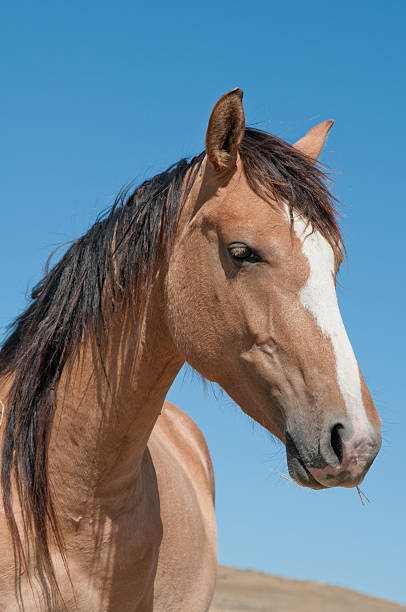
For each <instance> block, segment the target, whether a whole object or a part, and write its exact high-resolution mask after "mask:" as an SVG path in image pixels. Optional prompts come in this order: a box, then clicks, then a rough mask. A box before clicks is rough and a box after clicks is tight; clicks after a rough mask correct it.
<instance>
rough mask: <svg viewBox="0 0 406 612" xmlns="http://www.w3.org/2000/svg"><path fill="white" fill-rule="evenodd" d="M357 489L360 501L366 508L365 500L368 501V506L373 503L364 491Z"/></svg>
mask: <svg viewBox="0 0 406 612" xmlns="http://www.w3.org/2000/svg"><path fill="white" fill-rule="evenodd" d="M356 489H357V491H358V495H359V498H360V500H361V504H362V505H363V506H365V502H364V498H365V499H366V501H367V502H368V504H370V503H371V500H370V499H368V497H367V496H366V495H365V493H364V491H361V489H360V488H359V487H358V486H357V487H356Z"/></svg>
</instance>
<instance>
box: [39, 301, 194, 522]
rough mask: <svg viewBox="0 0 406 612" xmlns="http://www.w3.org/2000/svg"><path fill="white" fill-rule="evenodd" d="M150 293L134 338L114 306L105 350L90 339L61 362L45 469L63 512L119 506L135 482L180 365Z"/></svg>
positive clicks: (128, 319)
mask: <svg viewBox="0 0 406 612" xmlns="http://www.w3.org/2000/svg"><path fill="white" fill-rule="evenodd" d="M159 297H160V296H155V297H154V296H151V300H150V304H149V307H148V308H147V316H146V320H145V324H144V326H143V329H142V332H141V338H140V340H141V341H140V342H137V338H136V337H135V336H136V335H135V334H134V332H133V329H134V326H133V325H132V321H133V319H132V315H131V314H130V313H128V314H127V315H126V316H124V315H123V313H121V314H120V312H117V313H116V314H115V316H114V319H113V322H112V326H111V330H110V333H109V342H108V350H107V351H105V352H103V351H102V353H103V359H102V360H101V359H100V355H99V353H98V350H96V349H95V347H94V346H93V345H88V346H87V347H86V348H84V349H82V351H81V352H80V354H78V355H77V356H76V358H75V361H74V362H73V364H72V366H71V367H69V368H65V372H64V374H63V377H62V379H61V382H60V385H59V388H58V394H57V409H56V413H55V418H54V425H53V431H52V438H51V445H50V454H49V460H50V476H51V479H52V482H53V483H54V488H55V489H56V491H55V492H56V497H57V499H58V502H59V503H61V504H62V505H63V506H64V507H65V511H66V512H67V513H68V514H75V513H76V514H78V515H80V516H83V515H84V514H87V513H89V512H90V513H91V512H92V511H94V510H95V507H96V506H97V507H98V508H99V509H100V508H102V509H104V510H105V511H106V512H108V513H109V515H111V514H112V513H113V514H114V513H115V512H122V510H123V503H124V500H126V499H127V498H128V491H129V490H131V489H134V487H135V486H136V483H137V480H138V476H139V467H140V465H141V461H142V458H143V455H144V452H145V449H146V445H147V443H148V438H149V436H150V434H151V431H152V429H153V427H154V424H155V421H156V419H157V417H158V416H159V413H160V411H161V409H162V405H163V402H164V399H165V396H166V393H167V391H168V389H169V387H170V385H171V383H172V381H173V379H174V378H175V376H176V374H177V372H178V371H179V369H180V367H181V365H182V359H181V358H180V356H179V354H178V352H177V351H176V349H175V347H174V345H173V342H172V340H171V338H170V335H169V333H168V330H167V328H166V325H165V323H164V317H163V316H162V312H160V308H161V306H160V304H162V299H159Z"/></svg>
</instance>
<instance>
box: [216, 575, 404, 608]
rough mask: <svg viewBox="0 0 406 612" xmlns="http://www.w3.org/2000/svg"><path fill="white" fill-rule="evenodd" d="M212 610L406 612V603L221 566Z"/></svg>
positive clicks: (306, 581) (324, 585)
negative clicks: (404, 604) (403, 604)
mask: <svg viewBox="0 0 406 612" xmlns="http://www.w3.org/2000/svg"><path fill="white" fill-rule="evenodd" d="M210 612H406V606H402V605H400V604H396V603H392V602H390V601H386V600H384V599H377V598H375V597H369V596H368V595H362V594H361V593H357V592H356V591H351V590H350V589H345V588H343V587H337V586H331V585H329V584H321V583H319V582H313V581H310V580H291V579H288V578H279V577H278V576H272V575H271V574H261V573H259V572H253V571H250V570H239V569H235V568H232V567H226V566H220V567H219V573H218V577H217V586H216V593H215V596H214V600H213V604H212V606H211V608H210Z"/></svg>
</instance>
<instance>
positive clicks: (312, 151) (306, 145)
mask: <svg viewBox="0 0 406 612" xmlns="http://www.w3.org/2000/svg"><path fill="white" fill-rule="evenodd" d="M333 123H334V120H333V119H329V120H328V121H323V122H322V123H319V124H318V125H315V126H314V127H313V128H312V129H311V130H309V131H308V132H307V134H306V135H305V136H303V138H301V139H300V140H298V141H297V142H296V143H295V144H294V145H293V146H294V147H295V149H298V150H299V151H301V153H304V154H305V155H308V156H309V157H311V158H313V159H314V161H316V160H317V158H318V156H319V155H320V152H321V150H322V148H323V146H324V143H325V142H326V138H327V134H328V133H329V131H330V128H331V126H332V125H333Z"/></svg>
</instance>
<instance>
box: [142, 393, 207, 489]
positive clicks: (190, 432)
mask: <svg viewBox="0 0 406 612" xmlns="http://www.w3.org/2000/svg"><path fill="white" fill-rule="evenodd" d="M151 442H152V446H153V447H155V453H153V454H156V451H157V450H158V448H159V447H161V448H162V444H163V445H164V446H165V447H166V450H167V451H169V452H170V453H171V454H172V455H173V456H174V458H175V460H179V462H180V463H181V464H182V465H183V467H184V468H185V469H187V470H190V471H191V472H193V475H194V476H197V475H198V474H197V473H198V472H200V473H201V472H203V473H204V477H205V479H206V480H208V482H209V485H210V488H211V491H212V495H213V496H214V474H213V466H212V462H211V457H210V452H209V449H208V446H207V442H206V440H205V438H204V436H203V434H202V432H201V431H200V429H199V427H198V426H197V425H196V423H195V422H194V420H193V419H192V418H191V417H190V416H189V415H187V414H186V413H185V412H184V411H183V410H181V409H180V408H178V406H175V405H174V404H172V403H170V402H167V401H165V403H164V405H163V408H162V412H161V414H160V416H159V417H158V420H157V423H156V425H155V428H154V430H153V433H152V436H151ZM149 446H151V445H149ZM158 452H159V451H158Z"/></svg>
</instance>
